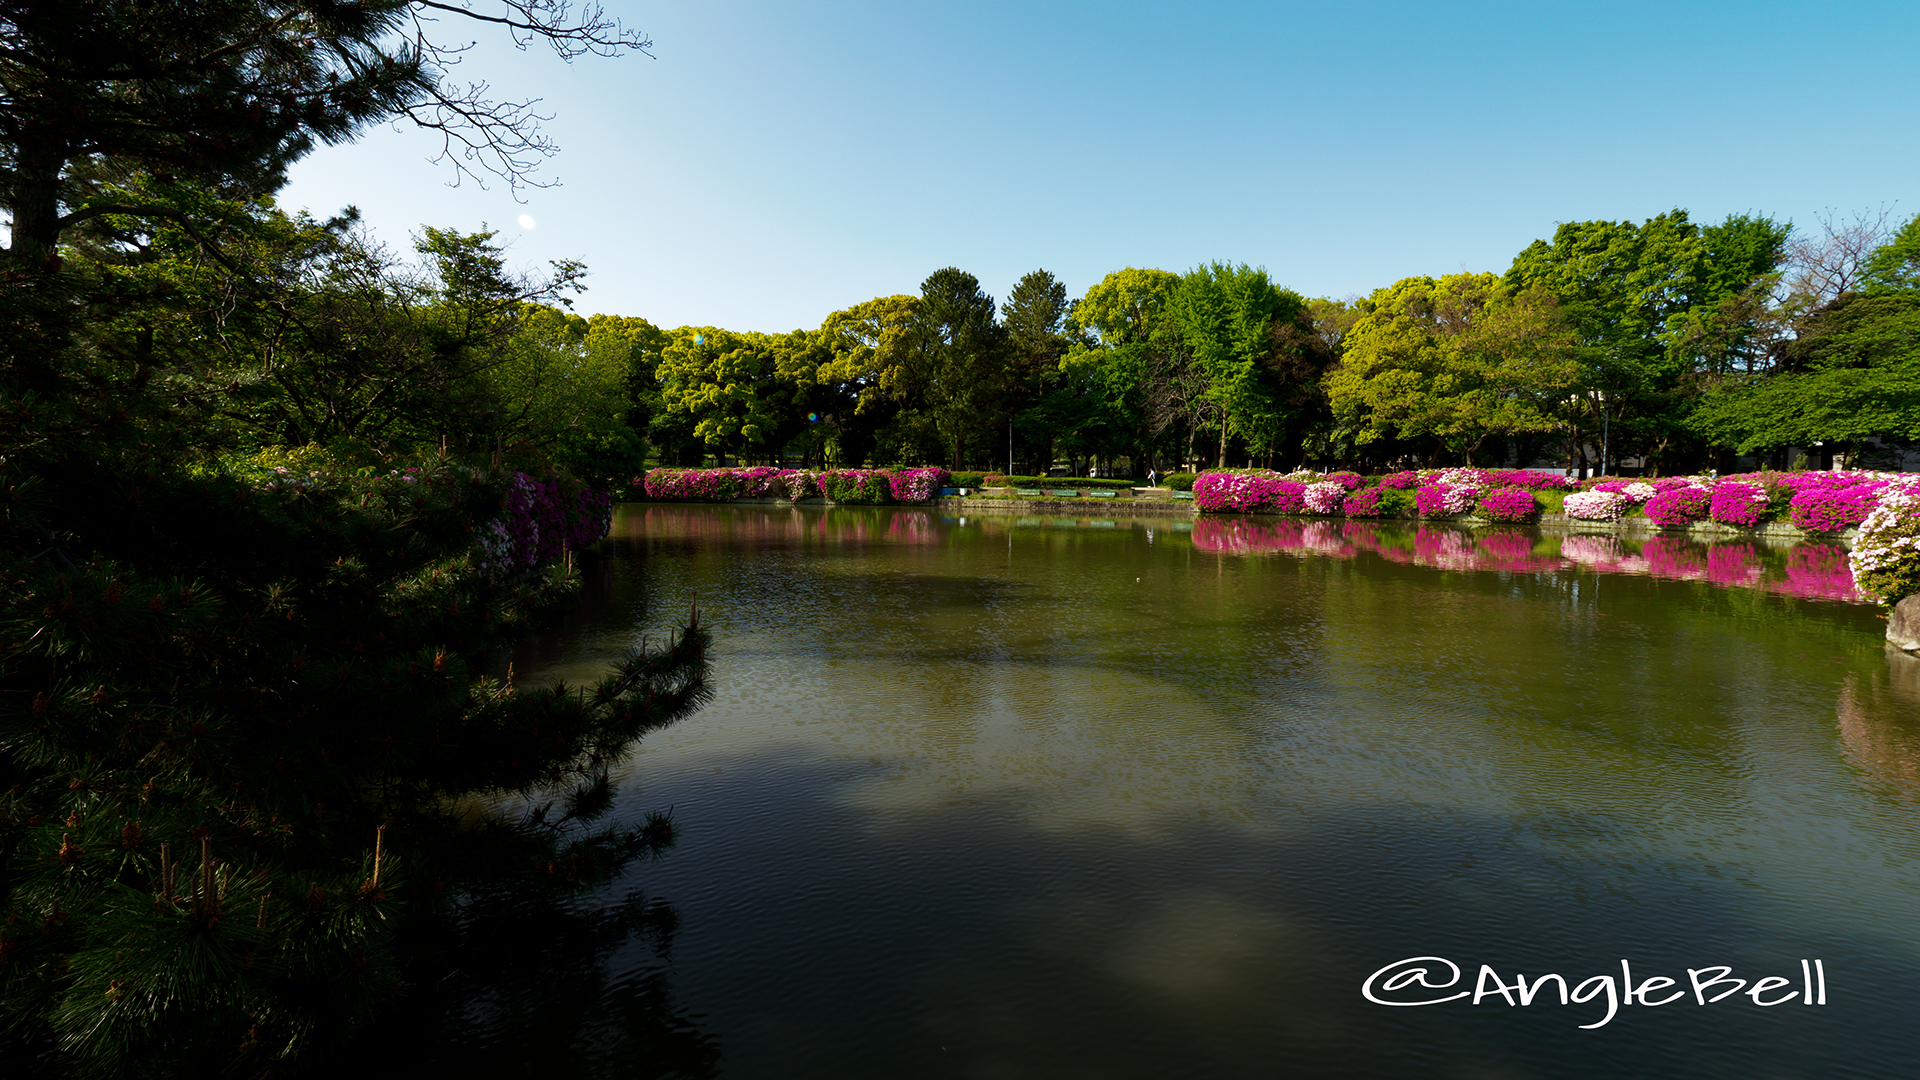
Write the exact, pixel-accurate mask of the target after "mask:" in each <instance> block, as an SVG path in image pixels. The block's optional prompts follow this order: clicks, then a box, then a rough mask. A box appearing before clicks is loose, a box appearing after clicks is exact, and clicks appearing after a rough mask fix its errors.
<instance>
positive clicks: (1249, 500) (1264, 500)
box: [1193, 471, 1307, 514]
mask: <svg viewBox="0 0 1920 1080" xmlns="http://www.w3.org/2000/svg"><path fill="white" fill-rule="evenodd" d="M1306 490H1307V485H1305V484H1303V483H1301V482H1299V481H1298V480H1288V479H1287V478H1286V477H1284V476H1282V475H1280V474H1279V473H1274V472H1253V471H1248V472H1237V473H1217V472H1210V473H1201V474H1200V476H1199V477H1198V478H1197V479H1195V480H1194V482H1193V505H1194V507H1195V508H1196V509H1198V510H1201V511H1203V512H1206V513H1241V514H1253V513H1259V512H1262V511H1266V512H1271V513H1282V514H1293V513H1299V512H1300V511H1301V510H1303V509H1304V508H1305V506H1306V500H1305V494H1306Z"/></svg>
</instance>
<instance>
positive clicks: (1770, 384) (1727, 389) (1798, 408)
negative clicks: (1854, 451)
mask: <svg viewBox="0 0 1920 1080" xmlns="http://www.w3.org/2000/svg"><path fill="white" fill-rule="evenodd" d="M1691 422H1692V424H1693V425H1694V427H1695V429H1696V430H1698V431H1699V432H1700V434H1702V435H1703V436H1705V437H1707V438H1709V439H1711V440H1713V441H1715V442H1717V443H1720V444H1722V445H1726V446H1731V447H1733V448H1734V449H1736V450H1738V451H1740V452H1741V453H1752V452H1755V451H1758V450H1764V449H1769V448H1773V447H1781V446H1808V447H1810V446H1815V445H1818V444H1823V443H1824V444H1825V445H1826V447H1828V448H1831V447H1837V446H1845V445H1852V446H1854V447H1856V448H1857V447H1858V446H1859V445H1860V444H1861V443H1862V442H1863V441H1864V440H1866V439H1869V438H1874V437H1884V438H1891V439H1896V440H1912V439H1920V292H1899V293H1886V294H1882V295H1878V296H1863V295H1861V294H1859V293H1847V294H1844V295H1843V296H1842V297H1841V298H1840V299H1839V300H1837V301H1835V302H1834V303H1832V304H1829V305H1827V306H1826V307H1824V308H1822V309H1821V310H1820V311H1818V312H1815V313H1814V314H1813V315H1811V316H1810V317H1808V318H1807V319H1806V320H1804V322H1803V323H1802V324H1801V326H1800V333H1799V335H1798V336H1797V337H1796V338H1795V339H1794V340H1793V341H1792V342H1789V343H1787V344H1786V345H1785V346H1783V348H1782V349H1781V356H1780V362H1779V364H1778V365H1777V366H1776V367H1775V368H1774V369H1772V370H1771V371H1769V372H1766V373H1764V374H1760V375H1757V376H1753V377H1748V378H1744V379H1737V380H1727V381H1725V382H1722V383H1721V384H1719V385H1717V386H1716V387H1714V389H1713V391H1712V392H1710V393H1709V394H1708V395H1707V396H1706V397H1705V399H1704V400H1703V401H1702V403H1701V406H1700V408H1699V409H1698V411H1697V412H1696V413H1695V414H1694V415H1693V417H1692V418H1691Z"/></svg>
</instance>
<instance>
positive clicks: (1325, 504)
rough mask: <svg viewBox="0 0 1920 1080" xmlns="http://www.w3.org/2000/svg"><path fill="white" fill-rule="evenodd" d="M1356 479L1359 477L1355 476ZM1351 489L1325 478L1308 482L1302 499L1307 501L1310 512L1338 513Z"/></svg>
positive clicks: (1350, 474)
mask: <svg viewBox="0 0 1920 1080" xmlns="http://www.w3.org/2000/svg"><path fill="white" fill-rule="evenodd" d="M1347 475H1349V476H1352V475H1353V474H1352V473H1348V474H1347ZM1354 479H1356V480H1358V479H1359V477H1357V476H1355V477H1354ZM1349 490H1350V489H1348V488H1346V487H1343V486H1341V485H1340V484H1338V483H1335V482H1333V481H1331V480H1323V481H1321V482H1320V483H1317V484H1308V485H1307V488H1306V490H1305V491H1303V492H1301V501H1303V502H1304V503H1306V506H1307V511H1308V512H1309V513H1313V514H1338V513H1339V512H1340V508H1341V506H1342V504H1344V503H1345V502H1346V499H1347V492H1348V491H1349Z"/></svg>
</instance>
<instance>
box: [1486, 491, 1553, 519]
mask: <svg viewBox="0 0 1920 1080" xmlns="http://www.w3.org/2000/svg"><path fill="white" fill-rule="evenodd" d="M1480 512H1481V513H1482V514H1485V515H1486V516H1487V517H1489V518H1491V519H1493V520H1494V521H1532V520H1533V519H1534V518H1536V517H1538V516H1539V515H1540V500H1539V499H1537V498H1535V497H1534V495H1533V492H1531V491H1528V490H1527V489H1525V488H1517V487H1503V488H1495V489H1494V490H1492V491H1490V492H1488V493H1486V494H1485V495H1482V496H1480Z"/></svg>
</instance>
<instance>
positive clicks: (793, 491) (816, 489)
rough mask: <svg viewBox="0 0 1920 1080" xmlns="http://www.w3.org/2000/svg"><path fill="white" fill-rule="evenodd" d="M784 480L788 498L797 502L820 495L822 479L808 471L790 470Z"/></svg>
mask: <svg viewBox="0 0 1920 1080" xmlns="http://www.w3.org/2000/svg"><path fill="white" fill-rule="evenodd" d="M782 480H784V481H785V483H786V485H787V498H789V499H792V500H793V501H795V502H799V501H800V500H801V499H813V498H818V497H819V495H820V477H819V475H818V474H816V473H814V472H811V471H809V470H807V469H790V470H788V471H787V473H786V475H785V476H783V477H782Z"/></svg>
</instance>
